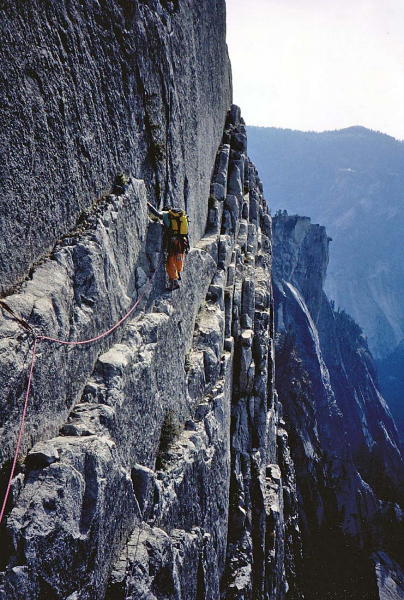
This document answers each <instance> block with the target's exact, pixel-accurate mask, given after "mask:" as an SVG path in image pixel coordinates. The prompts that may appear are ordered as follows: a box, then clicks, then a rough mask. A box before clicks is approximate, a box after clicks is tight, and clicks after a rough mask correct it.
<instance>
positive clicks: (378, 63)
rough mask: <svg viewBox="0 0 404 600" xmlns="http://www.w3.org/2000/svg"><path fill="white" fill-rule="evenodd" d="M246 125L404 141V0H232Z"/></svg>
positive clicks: (237, 97) (236, 81)
mask: <svg viewBox="0 0 404 600" xmlns="http://www.w3.org/2000/svg"><path fill="white" fill-rule="evenodd" d="M226 4H227V23H228V26H227V41H228V45H229V52H230V58H231V61H232V67H233V86H234V101H235V103H236V104H239V105H240V106H241V109H242V114H243V115H244V118H245V120H246V121H247V124H249V125H267V126H273V127H289V128H292V129H302V130H314V131H323V130H325V129H339V128H341V127H349V126H350V125H363V126H365V127H369V128H371V129H376V130H379V131H383V132H384V133H388V134H390V135H392V136H394V137H396V138H398V139H404V0H226Z"/></svg>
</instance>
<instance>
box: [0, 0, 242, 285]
mask: <svg viewBox="0 0 404 600" xmlns="http://www.w3.org/2000/svg"><path fill="white" fill-rule="evenodd" d="M225 27H226V24H225V4H224V0H209V1H208V0H202V1H201V2H193V1H187V2H185V3H184V2H181V3H178V2H166V1H161V2H160V1H159V0H137V1H134V2H128V1H126V0H113V1H112V2H106V1H102V2H98V1H97V0H90V1H89V2H79V1H78V0H77V1H76V0H74V1H72V2H70V1H58V2H51V1H50V0H48V1H46V2H39V1H36V0H35V1H33V2H23V3H16V2H13V1H12V0H5V2H2V5H1V19H0V33H1V39H2V42H3V43H2V47H1V51H0V52H1V64H2V69H1V73H0V86H1V90H2V94H1V98H0V114H1V122H2V127H1V131H0V136H1V137H0V151H1V156H0V164H1V179H0V198H1V200H0V215H1V220H0V244H1V246H0V249H1V251H0V293H3V294H4V293H5V292H7V291H10V290H11V289H12V287H13V286H14V285H15V283H16V282H18V281H20V280H21V279H23V278H24V277H25V276H26V275H27V274H28V272H29V271H30V269H31V267H32V265H33V263H35V262H37V261H38V260H39V259H41V257H44V255H46V254H47V253H48V252H49V251H51V250H52V248H53V246H54V245H55V243H56V242H57V240H58V239H59V238H60V236H62V235H65V234H66V233H67V232H68V231H69V230H70V229H73V228H74V226H75V225H76V223H77V221H78V220H79V218H80V217H81V218H83V216H85V212H86V211H88V210H89V209H90V207H91V205H92V203H93V202H94V201H95V200H96V199H98V198H99V197H100V196H102V194H103V193H104V192H108V191H109V190H110V188H111V183H112V181H113V178H114V176H115V175H116V173H117V172H118V171H120V170H122V171H124V172H126V173H131V174H134V175H135V176H136V177H137V178H139V179H143V180H144V181H145V185H146V188H147V191H148V194H149V199H151V198H153V196H154V197H156V198H160V197H161V198H163V199H164V201H167V202H170V201H172V202H176V203H178V202H179V201H180V199H181V201H182V203H183V204H185V206H186V208H187V210H188V212H189V214H190V216H191V229H192V235H193V238H194V239H199V238H200V237H201V235H202V234H203V232H204V227H205V222H206V214H207V206H206V202H205V201H204V199H205V198H206V197H207V195H208V192H209V183H210V177H211V171H212V166H213V163H214V159H215V155H216V151H217V147H218V145H219V142H220V139H221V137H222V133H223V125H224V117H225V114H226V111H227V109H228V108H229V106H230V102H231V74H230V64H229V60H228V55H227V48H226V42H225ZM202 199H203V201H202Z"/></svg>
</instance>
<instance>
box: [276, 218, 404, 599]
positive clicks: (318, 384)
mask: <svg viewBox="0 0 404 600" xmlns="http://www.w3.org/2000/svg"><path fill="white" fill-rule="evenodd" d="M273 231H274V281H275V297H276V315H277V319H276V321H277V331H278V345H277V360H276V365H277V377H276V386H277V390H278V392H279V395H280V400H281V402H282V405H283V408H284V418H285V421H286V424H287V427H286V428H287V430H288V431H289V434H290V445H291V454H292V458H293V460H294V464H295V468H296V481H297V490H298V498H299V504H298V507H299V518H300V523H301V529H302V544H303V561H302V562H301V563H300V569H301V578H300V589H301V590H302V591H303V592H304V594H305V597H306V598H310V599H311V598H318V599H319V600H320V599H323V598H328V597H335V598H344V597H352V598H355V599H358V600H359V599H363V600H365V599H366V600H369V599H370V598H379V597H380V598H387V597H389V596H388V595H386V594H387V592H386V593H384V592H383V593H382V592H380V590H381V588H382V587H383V586H381V585H380V584H376V575H377V578H378V581H380V578H381V575H380V573H381V572H382V571H383V573H384V576H386V577H388V575H387V574H388V572H389V569H390V566H391V567H392V571H391V573H392V574H391V577H392V581H393V580H394V581H397V572H398V570H399V569H398V568H397V565H395V566H392V565H394V564H395V563H394V561H397V562H400V560H402V556H401V557H400V552H401V550H400V549H401V542H400V540H401V541H402V527H403V513H402V510H401V509H400V504H401V506H403V490H404V469H403V460H402V457H401V455H400V451H399V443H398V436H397V431H396V428H395V425H394V422H393V420H392V418H391V415H390V413H389V411H388V409H387V407H386V405H385V403H384V400H383V398H382V397H381V396H380V393H379V392H378V390H377V388H376V385H375V370H374V366H373V362H372V358H371V355H370V353H369V351H368V348H367V345H366V342H365V339H364V338H363V336H362V334H361V330H360V328H359V326H358V325H357V324H356V323H355V322H354V321H353V320H352V319H351V318H350V317H349V316H348V315H347V314H346V313H345V312H343V311H334V309H333V306H332V304H330V302H329V301H328V299H327V297H326V295H325V294H324V292H323V291H322V287H323V283H324V277H325V272H326V267H327V262H328V241H329V240H328V238H327V234H326V231H325V229H324V227H320V226H319V225H312V224H311V222H310V219H308V218H305V217H297V216H279V217H276V218H274V220H273ZM382 578H383V577H382ZM398 587H399V585H397V589H398ZM379 592H380V595H379ZM391 597H392V598H401V596H400V595H399V594H396V595H394V594H393V595H391Z"/></svg>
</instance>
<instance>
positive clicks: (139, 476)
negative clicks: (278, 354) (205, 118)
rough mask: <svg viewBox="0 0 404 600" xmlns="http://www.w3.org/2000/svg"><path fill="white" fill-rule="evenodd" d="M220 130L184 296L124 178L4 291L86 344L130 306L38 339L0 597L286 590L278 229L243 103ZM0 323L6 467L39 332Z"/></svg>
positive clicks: (290, 574)
mask: <svg viewBox="0 0 404 600" xmlns="http://www.w3.org/2000/svg"><path fill="white" fill-rule="evenodd" d="M223 142H224V143H223V144H222V146H221V147H220V149H219V153H218V156H217V160H216V166H215V168H214V170H213V180H212V185H211V195H210V197H208V196H207V197H206V207H207V210H206V212H207V224H206V233H205V235H204V236H203V237H202V238H201V239H200V240H199V242H197V243H195V244H193V247H192V249H191V251H190V252H189V254H188V256H187V259H186V268H185V272H184V274H183V280H182V282H181V288H180V289H179V290H177V291H175V292H173V293H172V295H169V294H167V293H165V292H164V267H163V265H162V263H161V260H159V257H160V256H161V226H160V225H159V224H156V223H153V222H148V221H147V217H146V195H147V194H146V188H145V186H144V183H143V182H142V181H140V180H134V179H132V181H131V182H130V184H129V186H128V189H127V191H126V193H125V194H122V195H118V196H116V195H109V196H107V197H106V198H105V200H104V201H103V202H102V203H101V204H100V205H99V206H98V207H97V210H96V211H95V213H94V214H93V215H92V216H91V217H89V218H88V220H87V223H86V227H87V229H86V230H85V231H84V232H82V233H78V234H77V236H71V237H67V238H66V239H65V240H64V241H63V242H61V243H60V244H58V245H57V247H56V248H55V251H54V253H53V254H52V256H51V258H50V259H49V260H47V261H45V262H44V263H43V264H42V265H41V266H40V267H38V268H37V269H36V271H35V272H34V274H33V277H32V280H31V281H29V282H26V283H24V284H23V286H22V288H21V289H20V291H19V293H17V294H14V295H12V296H10V297H8V298H7V302H8V304H9V305H10V306H12V308H13V309H14V310H15V311H16V312H18V313H19V314H22V315H24V316H29V322H30V324H31V325H32V326H33V327H35V328H36V330H37V331H38V332H39V331H41V332H46V333H47V334H51V335H52V336H54V337H57V338H61V339H83V338H91V337H93V336H94V335H95V334H96V333H97V332H99V331H100V330H105V329H107V328H108V327H109V326H110V325H111V324H112V323H113V322H114V321H116V320H118V318H119V316H120V315H121V314H123V313H124V312H125V310H127V307H128V306H129V305H130V303H131V302H133V300H134V299H135V298H136V297H138V298H139V299H140V305H139V307H138V312H137V313H135V317H134V318H131V319H130V321H129V322H128V323H127V325H126V326H125V328H122V329H118V330H116V331H115V332H114V333H113V334H112V335H111V336H109V337H107V338H104V339H103V340H100V341H99V342H96V343H95V344H89V345H88V346H86V347H85V348H83V347H80V346H79V347H72V348H68V347H67V348H66V347H63V346H58V345H57V344H55V343H52V342H48V341H41V342H40V355H39V356H38V360H37V363H36V367H35V373H34V386H33V390H32V397H31V403H30V407H29V412H28V421H27V427H26V430H27V435H26V437H25V442H24V449H25V450H29V452H28V454H27V456H26V457H25V459H23V461H22V463H21V464H20V466H19V473H18V475H17V476H16V477H15V480H14V482H13V494H12V498H11V502H10V506H9V512H8V515H7V520H6V524H5V527H4V528H3V530H2V537H3V540H4V541H5V542H6V543H5V544H4V545H3V546H2V565H3V567H2V568H3V574H2V579H1V587H0V597H1V598H7V600H12V599H13V598H15V599H17V598H18V599H19V600H20V599H21V594H23V597H24V598H26V599H27V600H30V599H32V600H34V599H36V598H42V597H45V596H46V597H54V598H69V600H73V599H76V600H79V599H80V600H85V599H92V600H93V599H96V598H100V599H101V598H111V599H112V598H114V599H116V598H122V599H124V598H128V599H129V598H133V599H135V598H140V597H148V598H150V599H151V598H156V599H158V598H166V597H167V594H169V597H172V598H184V599H185V598H186V599H192V598H198V599H199V598H206V599H208V598H209V599H211V600H217V598H219V597H223V598H234V599H236V598H237V599H242V598H245V599H246V600H247V599H249V598H253V597H254V598H268V599H269V598H271V599H277V598H282V597H284V596H285V593H286V590H287V587H288V585H290V586H293V581H294V577H295V559H294V556H293V552H292V548H291V544H289V543H288V540H289V539H290V540H292V538H293V536H295V537H296V535H298V527H297V522H296V518H297V517H296V507H295V506H294V504H293V497H294V495H295V492H294V485H295V483H294V470H293V464H292V462H291V458H290V455H289V451H288V445H287V434H286V432H285V431H284V429H283V428H282V427H281V426H279V403H278V401H277V397H276V394H274V382H273V360H274V357H273V319H274V315H273V299H272V289H271V222H270V217H269V215H268V213H267V206H266V203H265V201H264V199H263V194H262V186H261V184H260V182H259V179H258V176H257V173H256V170H255V168H254V166H253V165H252V164H251V163H250V162H249V160H248V158H247V156H246V154H245V152H246V138H245V127H244V124H243V122H242V120H241V119H240V114H239V110H238V109H237V108H236V107H233V108H232V110H231V112H230V113H229V115H228V119H227V122H226V127H225V133H224V137H223ZM130 298H131V299H132V300H130ZM2 332H3V336H4V338H3V348H4V349H3V357H4V358H3V363H2V367H3V374H2V380H3V381H4V382H5V387H4V400H3V402H4V403H6V402H8V405H9V406H10V407H11V409H12V410H10V411H8V414H7V417H8V418H7V422H6V423H5V427H4V429H3V436H4V438H3V439H4V440H5V443H4V445H3V448H2V452H3V462H4V461H5V460H6V459H7V458H8V457H9V456H11V454H12V450H13V447H14V443H15V432H16V424H17V420H18V414H19V406H20V405H19V403H18V402H16V394H15V391H14V390H15V381H17V380H18V382H19V387H18V388H17V397H18V395H20V394H22V391H23V388H24V381H23V377H21V375H20V373H21V372H23V370H24V360H25V361H26V356H27V354H28V353H29V348H30V343H31V341H32V340H31V338H30V336H28V335H27V334H26V332H25V331H22V330H21V329H20V326H19V324H18V323H17V322H15V321H13V320H12V319H11V318H10V319H7V320H6V321H5V323H4V324H3V330H2ZM34 442H36V443H34ZM31 446H32V448H31ZM281 465H282V470H281V468H280V466H281ZM6 470H7V469H5V471H6ZM285 493H288V494H289V497H290V501H289V505H288V507H287V509H285V507H284V497H285ZM285 556H286V557H287V560H285ZM287 579H289V581H290V583H289V584H288V583H287Z"/></svg>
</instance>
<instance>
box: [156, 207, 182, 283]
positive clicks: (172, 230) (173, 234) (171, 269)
mask: <svg viewBox="0 0 404 600" xmlns="http://www.w3.org/2000/svg"><path fill="white" fill-rule="evenodd" d="M147 206H148V207H149V210H150V212H151V213H152V214H153V215H154V216H155V217H157V218H158V219H160V220H161V221H163V225H164V236H163V248H164V250H165V252H166V253H167V258H166V271H167V275H168V279H169V285H168V287H167V291H172V290H176V289H178V288H179V287H180V285H179V283H178V281H181V273H182V270H183V268H184V255H185V253H187V252H188V251H189V240H188V217H187V215H186V214H185V211H183V210H182V209H180V208H171V206H164V207H163V210H162V211H161V212H160V211H158V210H157V209H156V208H154V206H153V205H152V204H150V202H148V203H147Z"/></svg>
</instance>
